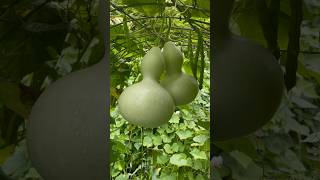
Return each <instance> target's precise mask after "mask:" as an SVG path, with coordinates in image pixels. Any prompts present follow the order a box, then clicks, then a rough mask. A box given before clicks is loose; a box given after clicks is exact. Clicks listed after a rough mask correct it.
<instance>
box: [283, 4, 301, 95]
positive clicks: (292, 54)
mask: <svg viewBox="0 0 320 180" xmlns="http://www.w3.org/2000/svg"><path fill="white" fill-rule="evenodd" d="M290 7H291V18H290V25H289V26H290V29H289V43H288V49H287V60H286V74H285V84H286V87H287V90H288V91H289V90H290V89H292V88H293V87H294V86H295V85H296V71H297V67H298V55H299V51H300V35H301V32H300V31H301V30H300V26H301V22H302V19H303V9H302V8H303V3H302V0H290Z"/></svg>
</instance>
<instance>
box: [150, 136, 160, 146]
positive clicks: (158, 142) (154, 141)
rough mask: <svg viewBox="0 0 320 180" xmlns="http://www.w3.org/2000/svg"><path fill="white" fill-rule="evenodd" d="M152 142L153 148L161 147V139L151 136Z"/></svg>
mask: <svg viewBox="0 0 320 180" xmlns="http://www.w3.org/2000/svg"><path fill="white" fill-rule="evenodd" d="M152 140H153V141H152V142H153V144H154V145H155V146H159V145H161V144H162V138H161V136H156V135H153V136H152Z"/></svg>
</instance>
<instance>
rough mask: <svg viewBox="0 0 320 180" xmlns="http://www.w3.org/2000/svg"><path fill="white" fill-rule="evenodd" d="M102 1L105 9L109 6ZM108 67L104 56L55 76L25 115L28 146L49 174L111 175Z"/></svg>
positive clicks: (67, 178) (50, 179)
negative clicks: (91, 64)
mask: <svg viewBox="0 0 320 180" xmlns="http://www.w3.org/2000/svg"><path fill="white" fill-rule="evenodd" d="M100 3H101V4H100V6H101V8H102V9H101V13H103V12H105V11H106V9H105V7H106V6H105V3H104V1H103V0H102V1H101V2H100ZM100 16H101V15H100ZM103 17H105V16H103ZM100 19H101V22H100V23H102V22H103V21H104V20H105V18H100ZM103 19H104V20H103ZM102 20H103V21H102ZM102 24H104V23H102ZM100 27H104V28H103V29H105V27H106V26H105V25H100ZM107 67H108V61H107V59H106V57H104V58H103V59H102V60H101V61H100V62H99V63H97V64H95V65H93V66H92V67H89V68H86V69H83V70H80V71H77V72H73V73H71V74H70V75H67V76H65V77H63V78H61V79H59V80H57V81H56V82H54V83H53V84H52V85H50V86H49V87H48V88H47V89H46V90H45V91H44V92H43V93H42V94H41V95H40V97H39V98H38V100H37V101H36V103H35V104H34V106H33V108H32V112H31V114H30V117H29V119H28V121H27V148H28V153H29V156H30V158H31V161H32V164H33V166H34V167H35V168H36V169H37V171H38V172H39V173H40V175H41V176H42V177H43V178H44V179H45V180H75V179H76V180H89V179H95V180H105V179H108V177H109V171H108V170H107V169H108V151H109V150H108V149H109V148H108V139H107V138H108V136H107V134H108V131H107V127H108V120H107V118H108V116H107V115H108V113H107V112H108V109H107V107H108V106H107V105H108V104H107V97H108V95H107V94H108V88H107V84H108V72H107Z"/></svg>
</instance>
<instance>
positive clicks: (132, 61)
mask: <svg viewBox="0 0 320 180" xmlns="http://www.w3.org/2000/svg"><path fill="white" fill-rule="evenodd" d="M122 3H124V4H122ZM159 3H161V4H162V5H164V6H165V8H163V9H162V8H159V9H158V8H153V11H151V12H152V14H150V13H148V12H146V9H147V8H148V9H149V8H151V7H152V6H155V5H156V6H158V5H159ZM138 5H139V6H138ZM162 5H161V6H160V7H162ZM187 7H188V5H186V4H182V2H177V7H174V6H173V4H172V2H168V1H167V2H166V3H164V1H112V5H111V19H110V24H111V27H110V30H111V32H110V34H111V52H112V66H111V71H112V73H111V87H110V88H111V92H113V93H112V94H111V96H112V97H111V98H112V101H111V111H110V113H111V118H112V119H113V123H111V127H110V131H111V132H110V139H111V140H112V144H113V145H114V146H113V147H112V156H113V157H114V158H113V162H112V164H111V173H112V177H114V178H115V179H122V178H128V177H129V178H130V179H141V180H142V179H196V178H198V179H208V178H209V177H208V173H209V152H210V143H209V142H210V141H209V115H210V112H209V108H210V104H209V97H210V96H209V78H210V73H209V58H208V54H207V52H209V44H208V43H209V34H208V33H209V26H208V22H209V16H207V17H206V18H198V17H195V16H193V15H192V14H190V12H189V10H188V8H187ZM195 7H196V6H195ZM184 9H185V10H187V11H186V12H184V11H183V10H184ZM189 17H191V19H189ZM196 21H199V22H197V23H199V24H197V23H196ZM200 26H201V27H202V26H203V27H205V28H204V29H201V27H200ZM203 27H202V28H203ZM194 30H196V31H194ZM199 34H200V35H199ZM202 34H203V35H202ZM198 37H201V38H202V39H201V40H200V41H199V39H198ZM188 39H189V40H188ZM166 41H172V42H175V43H176V44H177V45H178V46H180V47H181V49H182V52H183V53H184V55H185V59H184V60H185V64H184V71H186V72H187V73H191V74H192V72H191V71H190V69H197V70H198V73H195V74H194V75H195V76H197V77H198V78H200V75H201V74H202V75H201V79H202V81H203V88H202V90H201V91H200V92H199V94H198V96H197V98H196V100H195V101H194V102H192V103H191V104H189V105H185V106H179V107H177V108H176V111H175V113H174V115H173V116H172V118H171V119H170V121H169V123H168V124H165V125H163V126H161V127H159V128H155V129H142V128H140V127H138V126H134V125H131V124H128V122H127V121H125V120H124V119H123V118H122V117H121V116H120V115H119V112H118V108H117V99H118V97H119V95H120V93H121V92H122V90H123V89H124V88H125V87H127V86H129V85H131V84H134V83H136V82H138V81H140V80H141V73H140V69H139V66H140V62H141V59H142V57H143V56H144V55H145V53H146V51H148V50H149V49H150V48H151V47H153V46H160V47H162V46H163V45H164V43H165V42H166ZM198 42H200V43H201V45H200V46H203V48H202V49H201V50H197V49H198V48H197V46H199V45H198ZM205 43H206V44H205ZM196 51H199V53H200V51H201V53H202V54H203V56H202V58H203V64H202V65H201V63H200V62H201V60H200V58H201V57H198V58H197V59H196V58H192V59H190V56H189V54H195V53H196ZM198 59H199V63H191V61H198ZM122 67H124V68H125V69H123V68H122ZM120 149H121V150H120Z"/></svg>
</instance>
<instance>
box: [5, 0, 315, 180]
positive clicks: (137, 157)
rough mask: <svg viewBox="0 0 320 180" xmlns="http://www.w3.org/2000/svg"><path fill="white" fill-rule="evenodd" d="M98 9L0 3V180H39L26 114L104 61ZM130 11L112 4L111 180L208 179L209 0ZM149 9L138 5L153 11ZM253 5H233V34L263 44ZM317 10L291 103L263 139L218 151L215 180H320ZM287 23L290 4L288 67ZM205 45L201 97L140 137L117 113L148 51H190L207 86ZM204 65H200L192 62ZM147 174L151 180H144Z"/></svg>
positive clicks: (283, 24)
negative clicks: (58, 83) (63, 81)
mask: <svg viewBox="0 0 320 180" xmlns="http://www.w3.org/2000/svg"><path fill="white" fill-rule="evenodd" d="M97 2H98V1H96V0H94V1H87V0H72V1H67V0H59V1H40V0H39V1H28V0H20V1H9V0H4V1H1V2H0V16H1V19H0V27H1V30H0V47H1V51H0V77H1V78H0V84H1V87H0V91H1V92H0V134H1V137H0V163H1V169H0V179H1V178H2V176H3V174H2V171H4V173H6V174H8V175H9V176H10V177H13V178H15V179H19V180H25V179H27V180H39V179H40V177H39V175H38V174H37V172H36V170H35V169H33V168H32V167H31V164H30V160H29V159H28V157H27V155H26V148H25V142H24V141H23V139H24V133H25V128H24V124H25V123H24V121H25V120H27V119H25V115H26V112H28V111H29V110H30V107H31V105H32V104H33V102H34V101H35V100H36V99H37V97H38V96H39V94H40V92H41V91H42V90H43V89H44V88H45V87H47V86H48V85H49V84H50V83H51V82H52V81H55V80H56V79H58V78H59V77H61V76H65V75H67V74H69V73H70V72H72V71H75V70H78V69H81V68H85V67H88V66H90V65H91V64H93V63H95V62H97V61H99V60H100V59H101V57H102V55H103V46H102V41H101V37H100V36H99V35H98V30H97V29H98V26H97V17H96V15H97ZM123 2H124V1H113V3H114V4H115V5H116V6H117V7H120V9H122V10H123V12H125V13H126V14H125V13H123V12H121V11H117V10H115V8H114V7H112V6H111V21H110V23H111V27H110V41H111V49H112V51H111V67H110V70H111V74H112V76H111V79H110V80H111V81H110V83H111V84H110V87H111V91H110V92H111V93H110V96H111V100H112V101H111V109H110V112H111V120H112V121H111V137H110V138H111V139H112V141H111V145H112V149H113V151H112V155H111V158H112V168H111V170H112V174H113V177H114V179H117V180H122V179H123V180H124V179H129V177H132V178H133V177H134V178H136V179H139V178H140V179H152V178H154V179H156V178H157V179H166V180H171V179H172V180H175V179H199V180H200V179H208V178H207V175H208V173H209V169H208V168H209V167H208V166H209V163H208V162H209V156H208V155H209V154H208V152H209V141H210V139H209V114H210V112H209V107H210V104H209V74H210V73H209V70H208V69H209V59H208V52H209V45H210V43H209V24H208V23H209V19H208V16H207V14H208V12H209V10H208V7H209V6H207V5H206V3H208V0H203V1H201V0H200V1H199V0H197V1H193V0H181V1H177V2H178V4H177V6H174V4H173V3H171V1H166V2H165V3H163V1H156V2H157V3H158V2H160V3H161V4H164V5H165V8H164V9H163V10H161V11H152V13H151V14H149V15H148V13H145V12H143V11H141V10H139V9H137V8H135V4H130V5H129V4H125V3H123ZM139 2H140V1H139ZM150 2H151V1H146V0H145V1H143V2H142V1H141V3H149V5H151V4H150ZM152 2H155V1H152ZM195 2H197V3H198V2H200V4H199V5H197V3H195ZM254 2H255V1H254V0H243V1H236V3H237V4H236V8H235V11H234V15H233V22H231V26H232V29H233V31H235V32H237V33H238V34H242V35H243V36H245V37H248V38H250V39H251V40H253V41H256V42H258V43H260V44H262V45H266V41H265V39H264V37H263V33H262V30H261V27H260V26H259V22H258V19H257V14H256V13H258V12H257V11H256V10H254V9H255V6H254ZM268 2H269V1H268ZM42 3H44V4H42ZM129 6H130V7H129ZM139 6H140V5H139ZM153 6H154V5H153ZM198 6H199V7H198ZM161 7H162V6H161ZM186 7H188V8H186ZM319 7H320V4H319V3H318V2H317V1H308V0H305V1H304V7H303V8H304V22H303V25H302V27H301V30H302V32H301V33H302V34H301V40H300V45H301V53H300V54H299V62H298V72H297V74H298V81H297V86H296V87H295V88H293V89H292V90H291V91H290V92H288V93H287V94H286V95H285V96H284V98H283V102H282V105H281V107H280V108H279V110H278V112H277V114H276V115H275V117H274V118H273V119H272V121H271V122H270V123H269V124H267V125H266V126H265V127H264V128H263V129H262V130H259V131H258V132H256V133H255V134H252V135H250V136H248V137H243V138H239V139H235V140H230V141H227V142H220V143H217V142H216V143H215V147H214V149H213V151H215V155H216V156H221V157H222V158H223V165H222V166H220V167H215V168H213V169H212V172H211V177H212V178H213V179H215V180H219V179H236V180H238V179H240V180H241V179H243V180H250V179H253V180H257V179H280V180H282V179H283V180H287V179H299V180H300V179H303V180H314V179H319V177H320V174H319V172H320V161H319V159H320V154H319V152H320V148H319V147H320V146H319V145H320V137H319V136H320V135H319V132H320V113H319V104H320V101H319V94H320V89H319V84H320V69H319V53H314V52H319V51H320V46H319V32H318V31H319V28H320V24H319V19H318V18H317V17H316V15H318V14H319V9H320V8H319ZM42 8H43V9H42ZM120 9H119V10H120ZM38 10H40V11H38ZM153 12H154V13H155V14H153ZM28 14H30V15H28ZM128 15H129V16H128ZM289 15H290V6H289V0H283V1H281V13H280V16H279V18H280V19H279V32H278V33H279V36H278V43H279V46H280V49H281V50H282V51H281V55H282V58H280V60H281V63H282V64H284V59H285V56H286V48H287V42H288V36H287V33H288V23H289V19H288V18H289ZM169 17H170V18H169ZM65 25H67V26H65ZM65 27H68V28H65ZM200 36H202V37H203V49H204V50H203V52H204V54H205V66H204V67H205V68H204V71H203V72H204V73H203V88H202V90H201V92H200V93H199V95H198V97H197V99H196V100H195V101H194V102H193V103H192V104H190V105H187V106H181V107H179V108H177V109H176V112H175V114H174V116H173V118H172V119H171V120H170V122H169V123H168V124H167V125H164V126H163V127H161V128H157V129H153V130H142V129H140V128H138V127H135V126H132V125H130V124H128V123H127V122H126V121H125V120H124V119H122V118H121V116H120V115H119V114H118V110H117V107H116V103H117V98H118V96H119V94H120V93H121V92H122V90H123V89H124V88H125V87H127V86H128V85H130V84H133V83H135V82H137V81H139V80H140V79H141V74H140V73H139V67H138V65H139V62H140V60H141V58H142V57H143V56H144V54H145V52H146V51H147V50H148V49H149V48H150V47H152V46H162V45H163V43H164V42H165V41H166V40H171V41H174V42H175V43H176V44H178V45H179V46H181V47H182V51H183V52H184V55H185V63H184V66H183V68H184V71H185V72H187V73H188V74H193V75H194V76H196V77H197V78H198V79H199V80H200V79H201V78H200V75H201V72H202V64H201V61H202V58H201V56H202V55H201V54H202V52H200V53H199V54H200V55H199V54H198V53H197V52H196V51H197V49H198V48H197V47H198V46H199V44H198V39H199V38H198V37H200ZM198 51H199V50H198ZM197 54H198V55H197ZM197 56H198V57H199V60H198V62H199V64H195V63H194V62H196V61H197V60H196V57H197ZM195 69H197V72H196V71H195ZM195 72H196V73H195ZM8 89H9V90H10V92H8ZM213 141H214V140H213ZM141 174H142V175H143V174H148V176H147V177H142V178H141Z"/></svg>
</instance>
